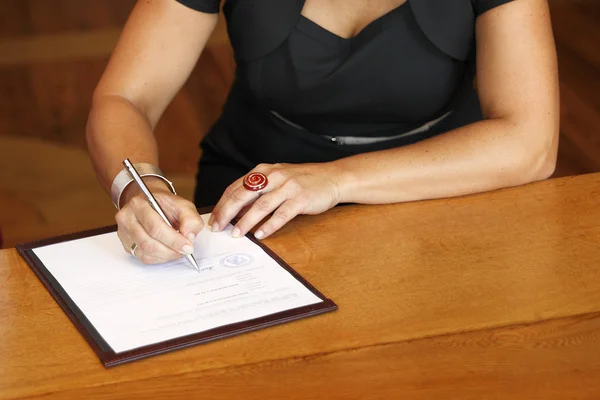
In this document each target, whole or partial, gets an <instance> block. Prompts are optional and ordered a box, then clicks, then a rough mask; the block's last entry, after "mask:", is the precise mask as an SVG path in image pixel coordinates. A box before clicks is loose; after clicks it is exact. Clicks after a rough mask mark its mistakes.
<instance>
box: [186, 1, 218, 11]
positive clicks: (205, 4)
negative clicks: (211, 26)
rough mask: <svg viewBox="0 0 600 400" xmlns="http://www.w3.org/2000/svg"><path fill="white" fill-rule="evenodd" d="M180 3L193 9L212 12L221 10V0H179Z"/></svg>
mask: <svg viewBox="0 0 600 400" xmlns="http://www.w3.org/2000/svg"><path fill="white" fill-rule="evenodd" d="M177 1H178V2H179V3H181V4H183V5H184V6H187V7H189V8H191V9H193V10H196V11H201V12H205V13H210V14H216V13H218V12H219V6H220V4H221V1H220V0H177Z"/></svg>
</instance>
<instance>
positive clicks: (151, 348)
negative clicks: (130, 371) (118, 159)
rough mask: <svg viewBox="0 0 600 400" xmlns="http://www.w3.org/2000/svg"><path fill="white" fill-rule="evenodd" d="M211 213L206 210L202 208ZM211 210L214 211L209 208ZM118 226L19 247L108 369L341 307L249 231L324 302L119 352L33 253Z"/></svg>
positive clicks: (257, 243)
mask: <svg viewBox="0 0 600 400" xmlns="http://www.w3.org/2000/svg"><path fill="white" fill-rule="evenodd" d="M200 211H203V212H207V211H206V210H200ZM209 211H210V210H209ZM116 229H117V227H116V225H111V226H106V227H102V228H97V229H91V230H86V231H82V232H77V233H73V234H68V235H62V236H56V237H53V238H49V239H44V240H39V241H35V242H31V243H25V244H19V245H17V246H16V248H17V250H18V252H19V254H21V256H22V257H23V258H24V259H25V261H26V262H27V264H28V265H29V267H30V268H31V269H32V270H33V272H34V273H35V274H36V276H37V277H38V278H39V280H40V281H41V282H42V284H43V285H44V286H45V287H46V289H47V290H48V292H50V294H51V295H52V297H53V298H54V300H55V301H56V302H57V303H58V305H59V306H60V308H61V309H62V310H63V312H64V313H65V314H66V315H67V316H68V317H69V319H70V320H71V322H72V323H73V325H75V327H76V328H77V330H78V331H79V332H80V333H81V335H82V336H83V337H84V338H85V340H86V341H87V342H88V344H89V345H90V346H91V347H92V349H93V350H94V352H95V353H96V355H97V356H98V358H100V361H101V362H102V364H103V365H104V367H105V368H109V367H114V366H117V365H120V364H124V363H127V362H131V361H136V360H140V359H142V358H147V357H151V356H155V355H159V354H163V353H168V352H171V351H174V350H179V349H183V348H186V347H191V346H195V345H198V344H202V343H207V342H211V341H214V340H218V339H223V338H227V337H230V336H236V335H239V334H242V333H246V332H252V331H255V330H259V329H263V328H267V327H271V326H275V325H279V324H283V323H287V322H290V321H294V320H298V319H303V318H308V317H312V316H315V315H319V314H324V313H327V312H331V311H335V310H337V309H338V306H337V305H336V304H335V303H334V302H333V301H332V300H331V299H328V298H326V297H325V296H324V295H323V294H322V293H321V292H319V291H318V290H317V289H316V288H315V287H314V286H313V285H311V284H310V283H309V282H308V281H307V280H305V279H304V278H303V277H302V276H301V275H300V274H298V273H297V272H296V271H294V269H293V268H292V267H290V266H289V265H288V264H287V263H286V262H285V261H284V260H282V259H281V257H279V256H278V255H277V254H275V253H274V252H273V251H272V250H271V249H270V248H269V247H267V246H266V245H264V244H263V243H262V242H260V241H259V240H258V239H256V238H255V237H254V235H253V234H251V233H248V234H247V235H246V237H248V238H249V239H250V240H251V241H252V242H254V243H255V244H256V245H258V246H259V247H260V248H262V249H263V250H264V251H265V252H266V253H267V254H268V255H269V256H270V257H271V258H273V259H274V260H275V261H276V262H277V263H278V264H279V265H280V266H281V267H282V268H284V269H285V270H286V271H288V272H289V273H290V274H291V275H292V276H293V277H294V278H295V279H297V280H298V281H299V282H300V283H302V284H303V285H304V286H305V287H306V288H307V289H309V290H310V291H311V292H312V293H313V294H315V295H316V296H317V297H318V298H320V299H321V300H322V302H321V303H317V304H311V305H308V306H303V307H299V308H294V309H291V310H287V311H283V312H279V313H275V314H271V315H266V316H264V317H259V318H254V319H251V320H247V321H242V322H238V323H234V324H230V325H224V326H221V327H218V328H215V329H211V330H208V331H204V332H199V333H194V334H191V335H187V336H182V337H179V338H175V339H170V340H167V341H164V342H160V343H155V344H151V345H148V346H143V347H139V348H136V349H133V350H128V351H124V352H122V353H115V352H114V350H112V348H110V346H109V345H108V343H106V341H105V340H104V339H103V338H102V336H101V335H100V334H99V333H98V331H97V330H96V329H95V328H94V326H93V325H92V323H91V322H90V321H89V320H88V319H87V317H86V316H85V314H84V313H83V312H82V311H81V310H80V309H79V307H78V306H77V305H76V304H75V302H74V301H73V300H72V299H71V298H70V297H69V296H68V294H67V293H66V291H65V290H64V289H63V288H62V286H61V285H60V283H59V282H58V281H57V280H56V279H55V278H54V276H53V275H52V274H51V273H50V271H48V269H46V267H45V266H44V264H43V263H42V262H41V261H40V260H39V258H38V257H37V256H36V255H35V253H34V252H33V249H35V248H38V247H42V246H46V245H50V244H56V243H61V242H65V241H69V240H76V239H82V238H85V237H89V236H94V235H101V234H104V233H109V232H114V231H116Z"/></svg>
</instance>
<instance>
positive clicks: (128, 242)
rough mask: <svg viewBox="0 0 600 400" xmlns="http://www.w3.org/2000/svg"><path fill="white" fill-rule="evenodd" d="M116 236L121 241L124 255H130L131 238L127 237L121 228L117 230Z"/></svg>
mask: <svg viewBox="0 0 600 400" xmlns="http://www.w3.org/2000/svg"><path fill="white" fill-rule="evenodd" d="M117 236H118V237H119V240H120V241H121V246H123V250H125V252H126V253H131V245H132V244H133V239H131V237H129V235H128V234H127V233H125V231H124V230H123V229H122V228H121V227H119V229H118V230H117Z"/></svg>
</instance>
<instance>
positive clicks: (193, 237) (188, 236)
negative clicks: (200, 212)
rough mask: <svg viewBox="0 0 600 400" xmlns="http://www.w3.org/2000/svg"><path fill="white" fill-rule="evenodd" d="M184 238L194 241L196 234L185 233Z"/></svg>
mask: <svg viewBox="0 0 600 400" xmlns="http://www.w3.org/2000/svg"><path fill="white" fill-rule="evenodd" d="M185 237H186V238H188V239H189V240H190V242H192V243H194V240H195V239H196V235H194V234H193V233H191V232H190V233H188V234H187V235H185Z"/></svg>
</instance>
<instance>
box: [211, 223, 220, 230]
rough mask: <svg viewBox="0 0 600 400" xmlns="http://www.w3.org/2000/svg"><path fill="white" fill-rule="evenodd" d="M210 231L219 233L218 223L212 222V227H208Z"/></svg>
mask: <svg viewBox="0 0 600 400" xmlns="http://www.w3.org/2000/svg"><path fill="white" fill-rule="evenodd" d="M210 230H211V231H213V232H218V231H219V223H217V222H213V224H212V226H211V227H210Z"/></svg>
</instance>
